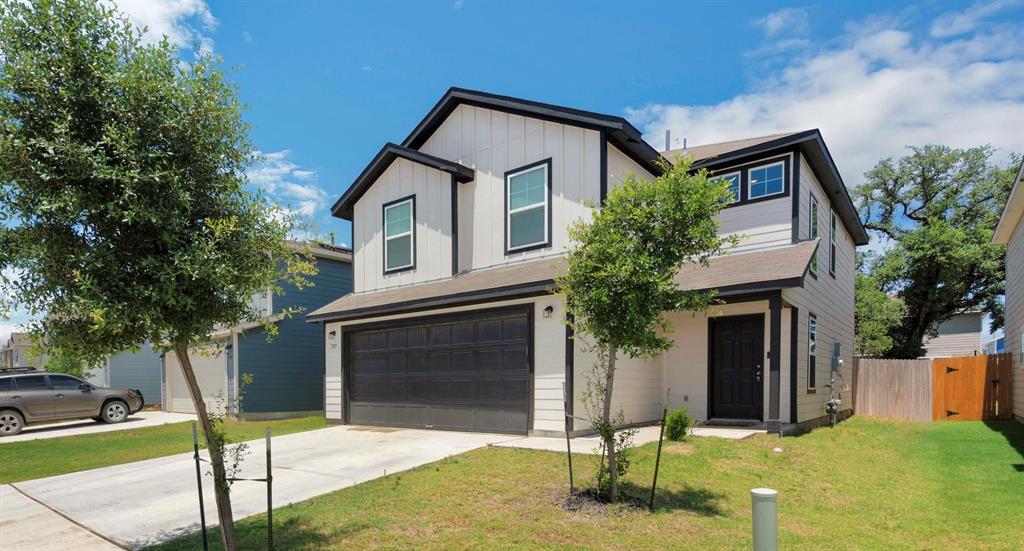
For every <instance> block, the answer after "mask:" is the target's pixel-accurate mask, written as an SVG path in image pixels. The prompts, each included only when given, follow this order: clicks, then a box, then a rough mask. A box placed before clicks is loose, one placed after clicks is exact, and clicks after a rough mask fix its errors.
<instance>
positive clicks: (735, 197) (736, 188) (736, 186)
mask: <svg viewBox="0 0 1024 551" xmlns="http://www.w3.org/2000/svg"><path fill="white" fill-rule="evenodd" d="M712 180H713V181H715V182H716V183H717V182H726V183H728V184H729V192H730V193H732V199H730V200H729V202H730V203H736V202H738V201H739V200H740V173H739V172H733V173H732V174H723V175H722V176H716V177H714V178H712Z"/></svg>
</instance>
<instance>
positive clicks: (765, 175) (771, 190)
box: [747, 162, 786, 199]
mask: <svg viewBox="0 0 1024 551" xmlns="http://www.w3.org/2000/svg"><path fill="white" fill-rule="evenodd" d="M747 179H748V183H747V186H748V189H747V196H748V197H749V198H750V199H758V198H760V197H768V196H770V195H779V194H781V193H785V191H786V185H785V174H784V170H783V163H781V162H780V163H774V164H770V165H766V166H759V167H757V168H752V169H750V170H749V171H747Z"/></svg>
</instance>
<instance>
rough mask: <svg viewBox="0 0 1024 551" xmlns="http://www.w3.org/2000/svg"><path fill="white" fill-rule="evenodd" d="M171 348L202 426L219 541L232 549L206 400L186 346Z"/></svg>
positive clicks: (231, 522) (223, 475) (231, 524)
mask: <svg viewBox="0 0 1024 551" xmlns="http://www.w3.org/2000/svg"><path fill="white" fill-rule="evenodd" d="M174 351H175V352H176V353H177V355H178V364H179V365H181V373H182V375H184V376H185V382H186V383H187V384H188V391H189V393H190V394H191V395H192V403H193V404H194V405H195V407H196V415H197V416H198V417H199V424H200V425H201V426H202V427H203V434H204V435H205V437H206V450H207V451H208V452H209V453H210V465H212V466H213V495H214V496H215V497H216V498H217V519H218V520H219V521H220V541H221V543H222V544H223V545H224V549H225V551H236V550H237V549H238V544H237V542H236V541H235V519H234V517H232V515H231V496H230V494H229V493H228V480H227V471H225V469H224V457H223V456H222V455H221V453H220V452H221V450H220V447H219V446H218V445H217V442H216V441H215V440H214V436H213V424H212V423H210V416H209V415H208V414H207V413H206V402H204V401H203V393H202V391H201V390H200V389H199V383H198V382H197V381H196V375H195V373H193V372H192V361H191V360H190V359H189V357H188V346H187V345H184V344H176V345H174Z"/></svg>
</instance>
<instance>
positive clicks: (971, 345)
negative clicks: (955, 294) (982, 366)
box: [924, 312, 985, 358]
mask: <svg viewBox="0 0 1024 551" xmlns="http://www.w3.org/2000/svg"><path fill="white" fill-rule="evenodd" d="M984 317H985V314H983V313H981V312H969V313H967V314H960V315H958V316H954V317H952V318H950V319H948V320H946V321H944V322H942V323H940V324H939V327H938V335H936V336H935V337H934V338H930V339H925V341H924V348H925V353H924V357H926V358H948V357H951V356H972V355H974V354H981V353H982V352H983V350H982V342H981V333H982V323H983V320H984Z"/></svg>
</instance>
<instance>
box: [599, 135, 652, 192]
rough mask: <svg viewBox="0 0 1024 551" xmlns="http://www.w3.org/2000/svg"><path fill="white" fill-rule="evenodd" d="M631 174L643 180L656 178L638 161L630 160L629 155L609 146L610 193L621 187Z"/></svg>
mask: <svg viewBox="0 0 1024 551" xmlns="http://www.w3.org/2000/svg"><path fill="white" fill-rule="evenodd" d="M630 174H633V175H634V176H637V177H639V178H643V179H651V178H653V177H654V176H653V175H652V174H651V173H650V172H647V170H646V169H644V168H643V167H641V166H640V165H639V164H637V162H636V161H634V160H633V159H630V158H629V156H628V155H626V154H625V153H623V152H621V151H619V149H618V148H617V147H615V146H614V145H612V144H608V191H609V192H611V190H613V189H615V188H617V187H619V186H621V185H622V182H623V181H625V179H626V176H628V175H630Z"/></svg>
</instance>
